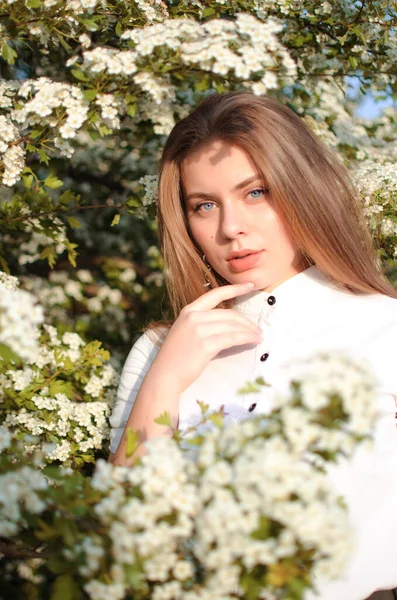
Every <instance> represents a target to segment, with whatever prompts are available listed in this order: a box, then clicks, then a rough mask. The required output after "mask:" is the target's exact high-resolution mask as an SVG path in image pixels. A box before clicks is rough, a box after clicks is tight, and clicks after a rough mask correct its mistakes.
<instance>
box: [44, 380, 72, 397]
mask: <svg viewBox="0 0 397 600" xmlns="http://www.w3.org/2000/svg"><path fill="white" fill-rule="evenodd" d="M49 393H50V396H55V394H65V396H67V397H68V398H72V397H73V384H72V383H71V382H70V381H63V380H62V379H56V380H55V381H51V383H50V386H49Z"/></svg>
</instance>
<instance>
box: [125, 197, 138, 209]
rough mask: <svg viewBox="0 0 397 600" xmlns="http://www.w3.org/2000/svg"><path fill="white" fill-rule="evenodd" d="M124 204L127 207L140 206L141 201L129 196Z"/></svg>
mask: <svg viewBox="0 0 397 600" xmlns="http://www.w3.org/2000/svg"><path fill="white" fill-rule="evenodd" d="M125 205H126V206H128V207H129V208H137V207H138V206H141V202H139V200H137V199H136V198H129V199H128V200H127V202H126V203H125Z"/></svg>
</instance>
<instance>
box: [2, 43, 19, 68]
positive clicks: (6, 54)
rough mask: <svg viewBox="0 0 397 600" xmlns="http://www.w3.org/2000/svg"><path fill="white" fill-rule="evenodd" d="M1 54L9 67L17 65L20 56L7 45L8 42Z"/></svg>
mask: <svg viewBox="0 0 397 600" xmlns="http://www.w3.org/2000/svg"><path fill="white" fill-rule="evenodd" d="M1 54H2V56H3V58H4V60H6V61H7V62H8V64H9V65H13V64H14V63H15V59H16V58H17V56H18V54H17V53H16V52H15V50H14V48H11V46H9V45H8V44H7V42H4V44H3V46H2V48H1Z"/></svg>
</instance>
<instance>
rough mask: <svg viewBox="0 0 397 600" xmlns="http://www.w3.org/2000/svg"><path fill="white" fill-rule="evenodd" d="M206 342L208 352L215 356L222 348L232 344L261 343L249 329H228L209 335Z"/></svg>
mask: <svg viewBox="0 0 397 600" xmlns="http://www.w3.org/2000/svg"><path fill="white" fill-rule="evenodd" d="M208 343H209V347H210V354H211V355H212V356H216V355H217V354H219V352H221V351H222V350H226V348H232V347H233V346H244V345H246V344H254V345H255V346H257V345H258V344H260V343H261V340H260V339H258V336H256V335H254V334H252V333H251V332H250V331H233V332H230V331H228V332H223V333H219V334H215V335H211V336H210V337H209V339H208Z"/></svg>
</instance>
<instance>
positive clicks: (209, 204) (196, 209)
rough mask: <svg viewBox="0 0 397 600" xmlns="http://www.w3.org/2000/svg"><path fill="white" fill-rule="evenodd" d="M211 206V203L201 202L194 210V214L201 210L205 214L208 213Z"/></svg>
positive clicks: (212, 204)
mask: <svg viewBox="0 0 397 600" xmlns="http://www.w3.org/2000/svg"><path fill="white" fill-rule="evenodd" d="M213 206H214V203H213V202H202V203H201V204H198V205H197V206H196V207H195V208H194V212H197V211H199V210H201V209H204V211H205V212H210V211H211V209H212V207H213Z"/></svg>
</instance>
